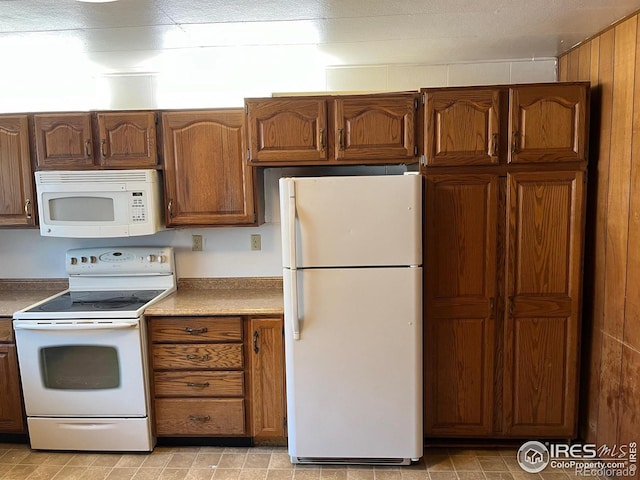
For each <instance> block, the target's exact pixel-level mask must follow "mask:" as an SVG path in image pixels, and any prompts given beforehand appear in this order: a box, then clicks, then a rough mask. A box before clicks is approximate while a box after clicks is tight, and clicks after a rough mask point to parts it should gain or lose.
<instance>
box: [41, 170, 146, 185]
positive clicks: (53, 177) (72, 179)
mask: <svg viewBox="0 0 640 480" xmlns="http://www.w3.org/2000/svg"><path fill="white" fill-rule="evenodd" d="M157 175H158V172H157V171H156V170H95V171H93V170H92V171H46V172H36V181H37V183H39V184H40V185H47V184H61V183H62V184H64V183H120V182H138V183H141V182H142V183H152V182H156V181H157Z"/></svg>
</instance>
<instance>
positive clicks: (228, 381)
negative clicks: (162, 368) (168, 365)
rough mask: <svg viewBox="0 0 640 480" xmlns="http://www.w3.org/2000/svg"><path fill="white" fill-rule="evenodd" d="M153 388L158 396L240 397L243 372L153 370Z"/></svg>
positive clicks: (242, 385)
mask: <svg viewBox="0 0 640 480" xmlns="http://www.w3.org/2000/svg"><path fill="white" fill-rule="evenodd" d="M153 379H154V390H155V394H156V396H159V397H178V396H181V397H241V396H243V395H244V373H243V372H241V371H237V372H155V373H154V374H153Z"/></svg>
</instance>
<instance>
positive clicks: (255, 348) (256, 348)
mask: <svg viewBox="0 0 640 480" xmlns="http://www.w3.org/2000/svg"><path fill="white" fill-rule="evenodd" d="M258 340H260V334H259V333H258V331H257V330H256V331H255V332H253V351H254V352H255V353H259V352H260V347H259V346H258Z"/></svg>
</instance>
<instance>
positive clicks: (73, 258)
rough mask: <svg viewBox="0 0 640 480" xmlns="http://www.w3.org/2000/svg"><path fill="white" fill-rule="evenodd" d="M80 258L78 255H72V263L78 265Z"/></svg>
mask: <svg viewBox="0 0 640 480" xmlns="http://www.w3.org/2000/svg"><path fill="white" fill-rule="evenodd" d="M77 264H78V259H77V258H76V257H71V265H77Z"/></svg>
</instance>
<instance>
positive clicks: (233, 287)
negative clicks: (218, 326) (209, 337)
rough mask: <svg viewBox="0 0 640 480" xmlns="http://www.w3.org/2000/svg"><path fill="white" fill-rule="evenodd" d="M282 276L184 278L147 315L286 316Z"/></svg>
mask: <svg viewBox="0 0 640 480" xmlns="http://www.w3.org/2000/svg"><path fill="white" fill-rule="evenodd" d="M283 312H284V303H283V296H282V279H281V278H278V277H273V278H271V277H268V278H220V279H217V278H216V279H213V278H211V279H206V278H200V279H180V280H179V281H178V290H177V292H176V293H174V294H172V295H170V296H168V297H166V298H164V299H162V300H160V301H159V302H158V303H155V304H153V305H151V306H149V307H147V308H146V309H145V315H147V316H189V315H196V316H203V315H212V316H215V315H282V314H283Z"/></svg>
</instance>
